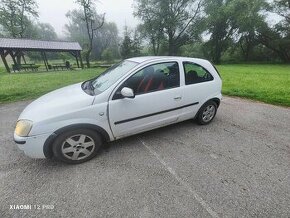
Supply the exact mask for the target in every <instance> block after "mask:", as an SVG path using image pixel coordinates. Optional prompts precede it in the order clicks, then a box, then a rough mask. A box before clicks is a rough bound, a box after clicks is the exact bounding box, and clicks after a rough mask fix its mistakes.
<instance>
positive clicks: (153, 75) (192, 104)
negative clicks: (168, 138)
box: [14, 57, 222, 163]
mask: <svg viewBox="0 0 290 218" xmlns="http://www.w3.org/2000/svg"><path fill="white" fill-rule="evenodd" d="M221 88H222V81H221V78H220V76H219V73H218V71H217V70H216V68H215V67H214V66H213V65H212V64H211V63H210V62H209V61H207V60H203V59H194V58H184V57H138V58H131V59H127V60H124V61H122V62H120V63H118V64H116V65H114V66H113V67H111V68H109V69H108V70H106V71H105V72H104V73H102V74H101V75H99V76H98V77H96V78H93V79H91V80H88V81H85V82H83V83H78V84H75V85H70V86H67V87H64V88H61V89H58V90H56V91H53V92H51V93H48V94H46V95H44V96H42V97H40V98H39V99H37V100H35V101H34V102H32V103H31V104H30V105H28V106H27V107H26V108H25V110H24V111H23V112H22V113H21V115H20V117H19V119H18V121H17V124H16V129H15V132H14V141H15V142H16V143H17V145H18V147H19V148H20V149H21V150H23V151H24V152H25V154H26V155H28V156H30V157H32V158H45V157H46V158H52V157H55V158H57V159H58V160H61V161H64V162H67V163H82V162H85V161H87V160H90V159H91V158H93V157H94V156H95V155H96V154H97V152H98V150H99V149H100V147H101V146H102V144H103V143H104V142H109V141H114V140H117V139H120V138H123V137H126V136H130V135H134V134H137V133H141V132H144V131H148V130H152V129H155V128H159V127H162V126H166V125H170V124H173V123H177V122H181V121H184V120H188V119H196V120H197V122H198V123H199V124H202V125H204V124H209V123H210V122H211V121H212V120H213V118H214V117H215V115H216V112H217V109H218V107H219V104H220V101H221V98H222V95H221Z"/></svg>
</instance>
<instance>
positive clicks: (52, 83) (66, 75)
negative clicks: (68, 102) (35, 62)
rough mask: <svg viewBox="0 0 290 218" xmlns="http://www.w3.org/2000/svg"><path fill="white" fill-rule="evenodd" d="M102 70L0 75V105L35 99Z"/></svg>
mask: <svg viewBox="0 0 290 218" xmlns="http://www.w3.org/2000/svg"><path fill="white" fill-rule="evenodd" d="M102 71H104V69H89V70H78V71H59V72H48V73H47V72H45V73H17V74H8V73H1V70H0V103H4V102H13V101H20V100H27V99H34V98H37V97H39V96H41V95H43V94H45V93H47V92H50V91H52V90H55V89H57V88H60V87H64V86H67V85H70V84H73V83H77V82H81V81H84V80H87V79H90V78H93V77H95V76H97V75H98V74H100V73H101V72H102Z"/></svg>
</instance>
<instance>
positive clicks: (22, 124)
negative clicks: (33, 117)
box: [15, 120, 32, 137]
mask: <svg viewBox="0 0 290 218" xmlns="http://www.w3.org/2000/svg"><path fill="white" fill-rule="evenodd" d="M31 128H32V121H30V120H19V121H18V122H17V124H16V128H15V134H16V135H18V136H21V137H26V136H28V134H29V132H30V130H31Z"/></svg>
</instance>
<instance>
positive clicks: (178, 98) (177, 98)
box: [174, 96, 182, 101]
mask: <svg viewBox="0 0 290 218" xmlns="http://www.w3.org/2000/svg"><path fill="white" fill-rule="evenodd" d="M181 99H182V97H181V96H178V97H175V98H174V100H176V101H179V100H181Z"/></svg>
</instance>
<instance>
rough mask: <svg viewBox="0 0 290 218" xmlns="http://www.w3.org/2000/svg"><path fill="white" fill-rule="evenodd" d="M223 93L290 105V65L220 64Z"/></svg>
mask: <svg viewBox="0 0 290 218" xmlns="http://www.w3.org/2000/svg"><path fill="white" fill-rule="evenodd" d="M218 69H219V71H220V73H221V76H222V79H223V94H225V95H230V96H238V97H244V98H249V99H254V100H258V101H262V102H266V103H270V104H275V105H283V106H290V65H220V66H218Z"/></svg>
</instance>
